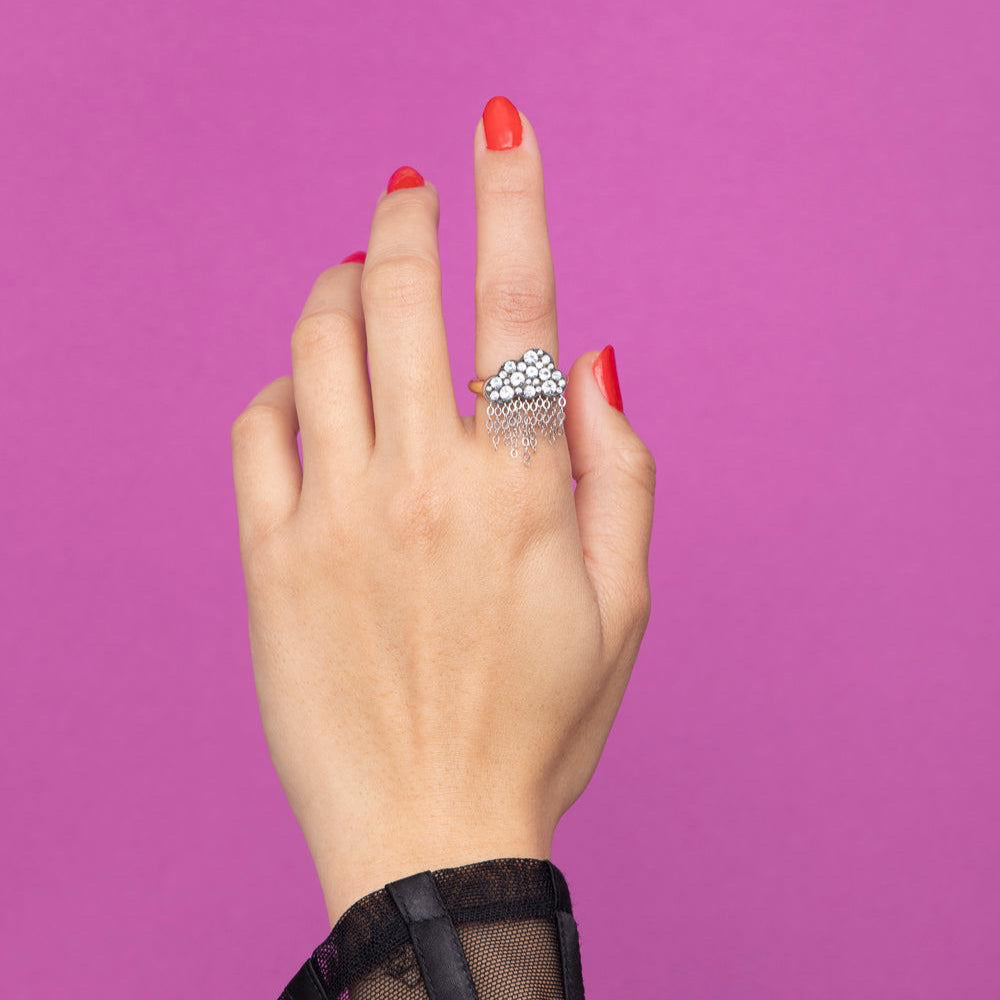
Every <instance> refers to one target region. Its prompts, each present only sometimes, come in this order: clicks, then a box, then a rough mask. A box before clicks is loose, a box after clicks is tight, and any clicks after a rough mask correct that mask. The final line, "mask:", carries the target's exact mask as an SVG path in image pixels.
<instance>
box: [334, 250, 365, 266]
mask: <svg viewBox="0 0 1000 1000" xmlns="http://www.w3.org/2000/svg"><path fill="white" fill-rule="evenodd" d="M367 256H368V254H366V253H365V252H364V250H355V251H354V253H349V254H348V255H347V256H346V257H345V258H344V259H343V260H342V261H341V262H340V263H341V264H363V263H364V262H365V258H366V257H367Z"/></svg>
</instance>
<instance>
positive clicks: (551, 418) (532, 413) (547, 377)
mask: <svg viewBox="0 0 1000 1000" xmlns="http://www.w3.org/2000/svg"><path fill="white" fill-rule="evenodd" d="M565 388H566V376H565V375H563V373H562V372H561V371H559V369H558V368H556V363H555V361H553V360H552V357H551V356H550V355H549V354H548V353H546V352H545V351H544V350H543V349H542V348H540V347H533V348H532V349H531V350H528V351H525V352H524V354H522V355H521V357H520V358H519V359H518V360H516V361H505V362H504V363H503V364H502V365H501V366H500V369H499V371H497V373H496V375H494V376H493V377H492V378H488V379H486V381H485V382H484V383H483V390H482V392H483V398H484V399H485V400H486V402H487V404H488V405H487V407H486V432H487V433H488V434H489V436H490V440H491V441H492V442H493V447H494V448H499V447H500V442H501V441H502V442H503V443H504V446H505V447H506V448H507V449H508V450H509V451H510V456H511V458H517V457H518V456H520V458H521V460H522V461H523V462H524V463H525V465H527V464H528V463H529V462H530V461H531V456H532V455H533V454H534V453H535V451H536V450H537V448H538V442H539V440H540V439H541V438H548V440H549V442H550V443H551V444H555V441H556V439H557V438H558V437H559V436H560V435H561V434H562V432H563V423H564V421H565V411H566V397H565V396H564V395H563V390H564V389H565Z"/></svg>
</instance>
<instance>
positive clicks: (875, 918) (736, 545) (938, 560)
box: [0, 0, 1000, 1000]
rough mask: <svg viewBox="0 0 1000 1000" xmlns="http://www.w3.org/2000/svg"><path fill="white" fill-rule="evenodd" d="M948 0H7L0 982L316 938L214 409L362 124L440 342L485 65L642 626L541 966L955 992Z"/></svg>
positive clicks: (953, 284) (980, 149)
mask: <svg viewBox="0 0 1000 1000" xmlns="http://www.w3.org/2000/svg"><path fill="white" fill-rule="evenodd" d="M996 10H997V7H996V4H994V3H990V2H986V0H983V2H972V0H962V2H955V0H952V2H949V3H944V2H940V3H928V2H913V0H909V2H905V3H904V2H901V0H892V2H871V0H866V2H861V0H847V2H839V3H825V2H824V3H802V2H801V0H778V2H775V0H754V2H747V0H730V2H721V0H718V2H708V3H706V2H704V0H683V2H671V3H661V2H656V3H654V2H649V3H645V4H643V3H635V2H626V3H620V2H619V3H606V4H604V5H600V4H591V3H581V2H576V3H569V2H562V3H549V4H546V3H544V2H525V0H517V2H515V3H514V4H513V5H512V6H508V7H506V8H504V7H497V6H492V7H491V6H488V5H483V4H471V3H469V4H464V5H458V4H447V3H442V2H425V3H423V4H419V5H403V4H396V5H388V4H384V3H378V2H364V3H352V4H348V3H337V2H333V0H326V2H323V3H319V2H307V3H297V4H291V3H283V4H278V3H260V2H256V3H237V2H219V0H210V2H206V0H173V2H171V3H169V4H168V3H162V4H161V3H153V2H151V0H141V2H132V3H111V2H109V0H82V2H80V0H76V2H73V3H69V2H59V0H50V2H47V3H27V2H25V3H20V4H18V3H15V4H9V3H8V4H6V5H5V9H4V14H3V21H4V24H5V27H4V29H3V32H2V37H0V85H2V86H0V89H2V92H3V94H4V98H3V101H2V102H0V149H2V151H3V152H2V156H0V173H2V183H0V241H2V247H0V250H2V254H0V256H2V260H0V265H2V268H0V271H2V275H3V286H4V292H3V303H4V304H3V328H2V333H0V338H2V359H0V371H2V376H3V385H2V389H0V427H2V434H0V449H2V451H3V458H2V466H0V468H2V478H3V487H2V489H0V516H2V523H3V527H4V530H3V538H2V542H0V545H2V553H0V556H2V594H0V597H2V614H3V622H2V630H0V643H2V666H3V670H4V674H5V679H4V682H3V688H2V703H0V712H2V714H3V719H2V720H0V732H2V746H3V763H2V769H3V770H2V782H3V792H2V794H3V800H2V801H3V819H2V823H0V837H2V860H0V886H2V889H0V896H2V911H3V912H2V918H0V919H2V926H0V958H2V961H0V965H2V970H3V971H2V980H3V985H2V986H0V993H2V994H3V995H4V996H9V997H12V998H13V997H18V998H20V997H28V996H35V995H42V994H44V995H45V996H53V997H54V996H74V997H80V998H91V997H94V998H97V997H108V996H112V997H132V996H143V997H148V998H171V1000H175V998H177V997H181V996H189V995H192V990H191V985H192V984H193V983H195V982H197V983H200V984H202V986H201V987H200V988H199V989H198V990H197V991H196V992H197V995H204V996H219V997H227V996H228V997H234V998H237V997H250V996H254V997H273V996H275V995H276V994H277V992H278V990H279V987H280V986H281V985H283V983H284V981H285V979H286V978H287V977H288V976H289V974H290V973H291V972H292V971H293V970H294V969H295V968H296V967H297V963H298V962H299V961H300V960H301V959H302V958H303V957H304V955H305V954H306V952H307V951H308V950H309V949H310V948H311V947H312V946H313V945H314V944H315V943H316V942H317V941H318V940H319V939H320V938H321V937H322V936H323V935H324V934H325V931H326V927H325V924H324V915H323V907H322V903H321V900H320V896H319V892H318V889H317V886H316V882H315V880H314V878H313V874H312V871H311V867H310V862H309V859H308V856H307V854H306V851H305V848H304V846H303V844H302V842H301V840H300V836H299V833H298V831H297V829H296V827H295V825H294V823H293V821H292V819H291V817H290V815H289V812H288V810H287V808H286V807H285V804H284V802H283V799H282V796H281V792H280V789H279V787H278V783H277V781H276V779H275V777H274V776H273V774H272V771H271V768H270V766H269V763H268V759H267V755H266V752H265V748H264V743H263V740H262V737H261V733H260V728H259V724H258V719H257V712H256V705H255V700H254V693H253V686H252V682H251V675H250V668H249V661H248V652H247V642H246V638H245V617H244V609H243V595H242V589H241V588H242V583H241V577H240V569H239V564H238V558H237V550H236V536H235V521H234V513H233V503H232V500H231V495H230V473H229V455H228V426H229V422H230V420H231V418H232V417H233V416H234V415H235V414H236V413H237V411H238V410H239V409H240V408H241V407H242V406H243V404H244V403H245V402H246V400H247V399H248V398H249V397H250V396H251V395H252V394H253V393H254V392H255V391H256V389H257V388H258V387H259V386H260V385H261V384H262V383H263V382H264V381H266V380H268V379H270V378H271V377H273V376H275V375H276V374H279V373H282V372H284V371H286V370H287V368H288V359H287V340H288V335H289V331H290V326H291V324H292V321H293V318H294V317H295V315H296V314H297V311H298V309H299V306H300V304H301V301H302V298H303V296H304V294H305V292H306V290H307V288H308V285H309V282H310V280H311V278H312V277H313V275H314V274H315V273H316V272H317V271H318V270H320V269H321V268H322V267H324V266H325V265H327V264H329V263H331V262H335V261H336V260H339V259H340V257H341V256H343V255H344V254H345V253H347V252H348V251H351V250H354V249H357V248H358V247H360V246H363V245H364V242H365V236H366V230H367V225H368V215H369V211H370V207H371V204H372V202H373V199H374V198H375V196H376V194H377V192H378V190H379V188H380V186H381V185H382V184H384V182H385V178H386V177H387V176H388V174H389V173H390V171H391V170H392V169H393V168H394V167H396V166H398V165H399V164H400V163H403V162H407V163H413V164H414V165H416V166H417V167H419V169H420V170H422V171H423V172H424V173H425V174H426V175H427V176H428V177H429V178H431V179H433V180H434V182H435V183H436V184H437V185H438V186H439V187H440V189H441V193H442V201H443V213H442V225H441V233H442V241H443V258H444V263H445V267H446V276H445V293H446V308H447V316H448V319H449V321H450V338H451V348H452V356H453V359H454V363H455V371H456V373H457V375H458V376H459V379H461V378H464V377H466V376H467V373H468V372H469V370H470V366H471V356H472V351H471V332H470V331H471V323H472V308H471V295H470V287H471V286H470V281H471V277H472V269H473V256H472V248H473V223H472V187H471V182H472V177H471V146H470V141H471V136H472V130H473V127H474V125H475V121H476V117H477V115H478V112H479V110H480V108H481V105H482V103H483V101H484V100H485V99H486V98H487V97H489V96H490V95H491V94H493V93H496V92H501V93H506V94H509V95H510V96H511V97H512V98H513V99H514V100H515V101H517V102H518V103H519V104H520V105H521V106H522V107H523V109H524V110H525V111H526V112H527V114H529V115H530V116H531V118H532V119H533V121H534V123H535V125H536V127H537V129H538V131H539V134H540V136H541V140H542V144H543V147H544V150H545V154H546V166H547V172H548V178H549V198H550V208H551V222H552V233H553V243H554V247H555V251H556V254H557V272H558V277H559V287H560V315H561V327H562V343H563V356H564V360H566V359H569V358H571V357H573V356H575V355H576V354H577V353H579V352H580V351H583V350H585V349H588V348H591V347H600V346H602V345H603V344H604V343H605V342H607V341H612V342H613V343H614V344H615V345H616V347H617V350H618V357H619V365H620V369H621V376H622V385H623V390H624V394H625V404H626V411H627V412H628V414H629V415H630V416H631V418H632V420H633V421H634V422H635V424H636V426H637V427H638V428H639V429H640V430H641V431H642V432H643V433H644V434H645V436H646V437H647V439H648V440H649V441H650V443H651V445H652V447H653V450H654V452H655V453H656V454H657V456H658V459H659V466H660V470H661V487H660V498H659V507H658V516H657V525H656V532H655V541H654V553H653V563H652V572H653V577H654V584H653V585H654V595H655V608H654V617H653V621H652V625H651V627H650V631H649V636H648V639H647V641H646V644H645V647H644V649H643V653H642V655H641V657H640V660H639V663H638V665H637V669H636V675H635V679H634V682H633V685H632V688H631V690H630V694H629V696H628V698H627V700H626V703H625V705H624V708H623V711H622V714H621V718H620V721H619V724H618V726H617V729H616V731H615V733H614V734H613V736H612V739H611V742H610V744H609V746H608V750H607V754H606V757H605V759H604V762H603V764H602V765H601V768H600V769H599V771H598V774H597V776H596V778H595V781H594V783H593V787H592V789H591V791H590V792H589V794H588V795H587V796H586V797H585V799H584V800H583V801H582V802H581V803H580V804H579V805H578V806H577V807H576V808H575V809H574V810H573V811H572V812H571V814H570V815H569V816H568V817H567V819H566V821H565V823H564V826H563V828H562V830H561V833H560V837H559V840H558V843H557V856H556V860H557V861H558V863H560V864H561V865H562V866H563V867H564V869H565V870H566V871H567V873H568V875H569V878H570V884H571V886H572V889H573V891H574V895H575V899H576V903H577V908H578V916H579V920H580V924H581V928H582V937H583V947H584V962H585V969H586V973H587V978H588V985H589V995H591V996H592V997H594V998H626V997H637V998H651V1000H652V998H661V997H664V998H678V1000H904V998H905V1000H942V998H949V1000H950V998H962V1000H995V998H996V997H997V996H1000V944H998V942H1000V830H998V825H1000V804H998V782H997V762H998V756H1000V670H998V667H1000V625H998V615H997V611H998V606H1000V526H998V511H1000V468H998V465H1000V462H998V452H1000V449H998V437H1000V434H998V432H1000V420H998V392H1000V379H998V371H1000V365H998V362H1000V343H998V336H1000V334H998V330H1000V323H998V319H1000V315H998V314H1000V308H998V306H1000V295H998V273H997V272H998V250H1000V245H998V242H1000V241H998V229H1000V218H998V211H997V209H998V188H997V178H998V176H1000V144H998V138H997V120H996V118H995V117H993V116H994V115H995V112H996V106H997V96H998V86H997V84H998V69H997V65H998V60H997V48H998V30H997V29H998V27H1000V18H998V15H997V13H996ZM463 402H464V400H463ZM466 405H467V404H466ZM372 835H373V836H377V835H378V833H377V831H373V834H372ZM39 984H44V988H42V987H40V986H39Z"/></svg>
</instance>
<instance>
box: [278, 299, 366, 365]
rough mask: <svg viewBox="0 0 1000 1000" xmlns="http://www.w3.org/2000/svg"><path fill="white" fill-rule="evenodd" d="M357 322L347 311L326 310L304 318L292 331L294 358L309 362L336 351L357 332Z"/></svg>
mask: <svg viewBox="0 0 1000 1000" xmlns="http://www.w3.org/2000/svg"><path fill="white" fill-rule="evenodd" d="M357 326H358V324H357V320H356V319H355V318H354V317H353V316H352V315H351V314H350V313H349V312H347V311H346V310H345V309H335V308H331V309H324V310H323V311H322V312H315V313H310V314H309V315H307V316H303V317H302V318H301V319H300V320H299V321H298V322H297V323H296V324H295V329H294V330H293V331H292V357H293V359H295V360H299V361H302V360H309V359H311V358H316V357H323V356H324V355H326V354H328V353H329V352H330V351H332V350H335V349H336V348H337V347H339V346H340V345H342V344H343V342H344V341H345V340H347V339H348V338H349V337H351V336H353V335H354V333H355V332H356V330H357Z"/></svg>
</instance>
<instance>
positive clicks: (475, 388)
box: [469, 378, 486, 396]
mask: <svg viewBox="0 0 1000 1000" xmlns="http://www.w3.org/2000/svg"><path fill="white" fill-rule="evenodd" d="M484 385H486V379H484V378H473V379H469V392H472V393H475V394H476V395H477V396H481V395H482V394H483V386H484Z"/></svg>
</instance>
